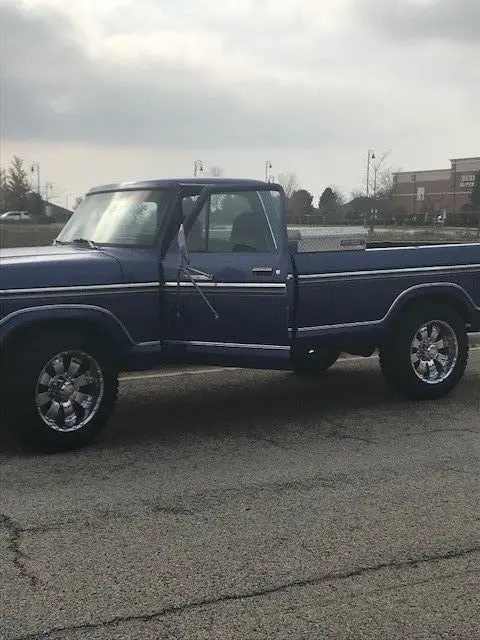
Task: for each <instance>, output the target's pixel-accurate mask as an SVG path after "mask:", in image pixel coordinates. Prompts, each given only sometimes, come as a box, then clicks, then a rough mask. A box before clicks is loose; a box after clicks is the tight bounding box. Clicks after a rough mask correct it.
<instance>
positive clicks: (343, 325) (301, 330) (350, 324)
mask: <svg viewBox="0 0 480 640" xmlns="http://www.w3.org/2000/svg"><path fill="white" fill-rule="evenodd" d="M445 286H446V287H451V288H453V289H457V290H459V291H461V292H462V293H463V294H464V295H465V296H466V298H467V299H468V301H469V302H470V303H471V305H472V307H473V308H474V309H475V310H476V311H478V312H480V307H477V305H476V304H475V302H474V301H473V298H472V296H471V295H470V294H469V293H468V292H467V291H465V289H464V288H463V287H461V286H460V285H458V284H454V283H452V282H432V283H429V284H418V285H415V286H413V287H410V288H409V289H406V290H405V291H403V292H402V293H401V294H400V295H399V296H397V298H395V300H394V301H393V303H392V304H391V305H390V308H389V310H388V311H387V313H386V314H385V315H384V316H383V318H380V319H379V320H365V321H363V322H344V323H339V324H324V325H319V326H315V327H299V328H298V329H297V333H298V334H300V335H302V334H308V333H316V332H318V331H329V330H332V329H355V328H358V327H378V326H380V325H382V324H383V323H384V322H385V321H386V320H388V317H389V316H390V314H391V313H392V312H393V310H394V309H395V307H396V306H397V305H398V303H399V302H400V301H401V300H402V299H403V298H404V297H405V296H407V295H408V294H409V293H411V292H412V291H416V290H417V289H429V288H431V287H445Z"/></svg>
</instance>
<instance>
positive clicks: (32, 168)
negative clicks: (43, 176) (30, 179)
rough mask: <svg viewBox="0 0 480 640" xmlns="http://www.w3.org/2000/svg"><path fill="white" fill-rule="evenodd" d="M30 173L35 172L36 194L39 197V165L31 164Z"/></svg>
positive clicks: (36, 163)
mask: <svg viewBox="0 0 480 640" xmlns="http://www.w3.org/2000/svg"><path fill="white" fill-rule="evenodd" d="M30 171H31V172H32V173H35V171H36V172H37V193H38V195H40V164H39V163H38V162H32V165H31V167H30Z"/></svg>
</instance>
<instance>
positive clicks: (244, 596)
mask: <svg viewBox="0 0 480 640" xmlns="http://www.w3.org/2000/svg"><path fill="white" fill-rule="evenodd" d="M476 553H480V544H477V545H475V546H472V547H470V548H467V549H461V550H459V551H447V552H446V553H439V554H437V555H433V556H425V555H422V556H418V557H417V558H411V559H410V560H404V561H401V562H395V561H392V562H381V563H378V564H376V565H371V566H367V567H358V568H356V569H353V570H351V571H345V572H343V573H329V574H325V575H324V576H320V577H316V578H307V579H304V580H295V581H291V582H286V583H284V584H279V585H275V586H271V587H265V588H263V589H258V590H255V591H250V592H245V593H232V594H225V595H223V596H218V597H212V598H205V599H203V600H196V601H192V602H187V603H185V604H182V605H171V606H169V607H164V608H163V609H159V610H158V611H155V612H153V613H143V614H142V613H139V614H132V615H126V616H115V617H113V618H110V619H107V620H98V621H92V622H84V623H80V624H76V625H69V626H65V627H56V628H53V629H49V630H48V631H42V632H40V633H33V634H28V635H23V636H18V637H17V638H15V639H14V640H41V639H42V638H43V639H45V638H49V637H51V636H52V634H54V633H55V634H56V633H63V632H72V631H82V630H87V629H99V628H107V627H111V626H114V625H117V624H123V623H128V622H150V621H152V620H156V619H158V618H162V617H164V616H167V615H172V614H182V613H185V612H188V611H193V610H195V609H201V608H203V607H211V606H215V605H218V604H223V603H226V602H236V601H243V600H251V599H253V598H261V597H265V596H269V595H274V594H277V593H282V592H284V591H288V590H289V589H295V588H302V587H310V586H317V585H320V584H323V583H325V582H334V581H337V580H348V579H349V578H356V577H359V576H364V575H369V574H373V573H376V572H378V571H382V570H385V569H407V568H409V567H418V566H421V565H425V564H429V563H435V562H442V561H444V560H456V559H460V558H465V557H467V556H469V555H473V554H476Z"/></svg>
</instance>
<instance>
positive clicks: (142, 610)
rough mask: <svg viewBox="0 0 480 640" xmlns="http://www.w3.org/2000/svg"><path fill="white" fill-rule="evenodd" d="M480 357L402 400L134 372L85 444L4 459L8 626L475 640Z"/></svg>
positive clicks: (273, 377) (280, 383)
mask: <svg viewBox="0 0 480 640" xmlns="http://www.w3.org/2000/svg"><path fill="white" fill-rule="evenodd" d="M479 459H480V350H479V349H478V346H477V347H476V348H475V350H473V349H472V352H471V358H470V363H469V367H468V371H467V374H466V377H465V379H464V381H463V382H462V384H461V386H460V387H459V388H458V389H457V390H456V391H455V392H454V393H453V394H452V395H450V396H449V397H448V398H446V399H444V400H442V401H437V402H433V403H415V402H410V401H405V400H403V399H402V398H400V397H398V396H397V395H396V394H394V393H393V392H391V391H390V390H389V389H388V388H387V387H386V385H385V383H384V382H383V379H382V377H381V375H380V372H379V369H378V361H377V360H376V359H375V358H372V359H369V360H359V359H349V360H344V361H342V362H339V363H338V364H337V365H336V366H335V367H334V368H333V369H332V370H331V371H330V372H329V373H328V374H327V375H325V376H324V377H322V378H319V379H300V378H297V377H295V376H293V375H291V374H288V373H273V372H255V371H241V370H216V371H211V370H209V369H206V370H203V369H201V370H198V369H197V370H194V371H191V372H190V373H188V374H186V373H185V371H179V370H171V371H168V372H163V373H150V374H146V375H143V374H135V375H129V376H125V377H124V379H123V380H122V383H121V392H120V399H119V404H118V407H117V410H116V413H115V416H114V419H113V420H112V422H111V424H110V426H109V427H108V429H107V430H106V431H105V433H104V434H103V435H102V437H101V439H100V440H99V441H98V442H97V443H95V444H94V445H93V446H92V447H90V448H88V449H84V450H82V451H79V452H75V453H69V454H59V455H56V456H35V455H31V454H26V453H23V452H22V451H20V450H19V449H17V447H16V445H15V444H14V443H11V442H9V441H8V440H4V441H3V442H2V451H1V454H0V463H1V470H0V473H1V478H0V479H1V504H2V507H1V512H2V515H1V516H0V518H1V520H0V558H1V559H2V562H1V566H0V603H1V609H0V637H1V638H2V640H13V639H20V638H25V639H26V638H29V639H34V638H35V639H36V638H38V639H40V638H42V639H43V638H48V639H51V640H63V639H67V638H68V639H72V640H80V639H82V640H83V639H84V638H89V639H90V638H91V639H102V640H112V639H120V638H128V639H130V638H132V639H137V638H138V639H139V640H150V639H151V640H158V639H160V638H169V639H171V638H175V639H177V638H178V639H179V640H180V639H182V640H183V639H185V640H188V639H203V638H205V639H207V638H208V639H212V638H214V639H216V638H219V639H222V640H223V639H226V640H234V639H242V640H244V639H251V638H252V639H257V638H259V639H260V638H273V639H276V640H277V639H278V640H281V639H288V640H294V639H300V638H302V639H306V638H308V639H310V638H321V639H322V640H323V639H330V638H335V639H342V640H345V639H349V640H350V639H351V640H360V639H363V638H367V639H377V638H382V639H385V638H387V639H388V640H391V639H397V638H398V639H400V638H401V639H405V638H409V639H410V638H414V639H429V640H430V639H437V638H448V639H450V638H455V639H462V640H463V639H465V640H475V639H477V638H480V500H479V497H480V462H479Z"/></svg>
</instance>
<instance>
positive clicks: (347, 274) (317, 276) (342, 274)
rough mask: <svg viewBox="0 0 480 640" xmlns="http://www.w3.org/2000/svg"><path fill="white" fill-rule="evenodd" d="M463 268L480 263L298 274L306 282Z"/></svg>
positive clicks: (477, 265) (458, 269)
mask: <svg viewBox="0 0 480 640" xmlns="http://www.w3.org/2000/svg"><path fill="white" fill-rule="evenodd" d="M465 269H467V270H468V269H480V264H461V265H460V264H458V265H442V266H436V267H406V268H401V269H370V270H368V271H335V272H332V273H312V274H304V275H300V276H299V280H300V281H301V282H308V281H311V280H328V279H331V278H357V277H368V276H383V275H392V274H398V275H408V274H412V275H416V274H417V273H432V272H433V273H436V272H442V271H445V272H449V271H463V270H465Z"/></svg>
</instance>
